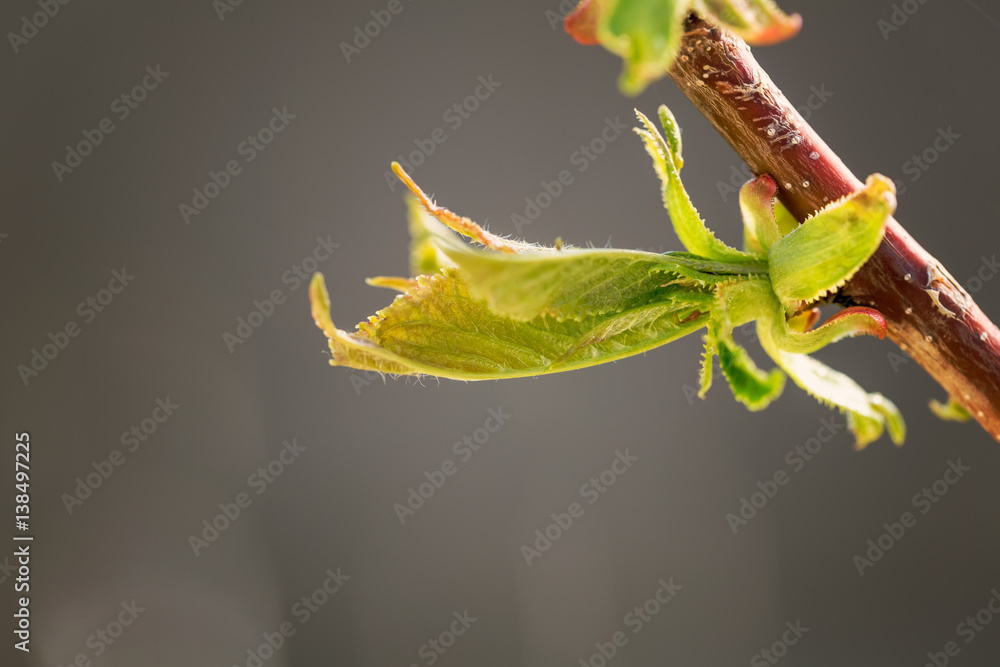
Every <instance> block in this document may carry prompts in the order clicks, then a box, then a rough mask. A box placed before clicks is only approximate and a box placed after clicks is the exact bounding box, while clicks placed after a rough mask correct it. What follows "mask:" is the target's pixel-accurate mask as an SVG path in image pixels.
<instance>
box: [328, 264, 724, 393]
mask: <svg viewBox="0 0 1000 667" xmlns="http://www.w3.org/2000/svg"><path fill="white" fill-rule="evenodd" d="M310 299H311V300H312V306H313V315H314V318H315V319H316V323H317V325H318V326H319V327H320V328H321V329H322V330H323V332H324V333H325V334H326V335H327V338H328V339H329V343H330V351H331V353H332V355H333V358H332V360H331V362H330V363H331V365H334V366H348V367H351V368H357V369H360V370H373V371H378V372H383V373H391V374H394V375H424V374H427V375H435V376H438V377H444V378H451V379H455V380H492V379H500V378H514V377H530V376H535V375H544V374H547V373H554V372H558V371H568V370H573V369H577V368H584V367H587V366H593V365H596V364H601V363H606V362H609V361H615V360H617V359H622V358H624V357H628V356H633V355H636V354H640V353H642V352H645V351H647V350H650V349H653V348H655V347H658V346H660V345H664V344H666V343H668V342H670V341H672V340H675V339H676V338H679V337H681V336H684V335H687V334H689V333H691V332H693V331H697V330H698V329H700V328H702V327H703V326H705V323H706V321H707V319H708V315H707V309H706V312H701V311H700V310H699V309H698V308H697V307H692V306H691V305H690V304H688V303H672V302H665V303H661V304H652V305H647V306H642V307H639V308H636V309H629V310H625V311H621V312H615V313H609V314H607V315H603V316H596V315H591V316H588V317H584V318H582V319H580V320H565V321H561V322H560V321H558V320H556V319H555V318H551V317H545V316H539V317H535V318H533V319H531V320H528V321H518V320H515V319H513V318H510V317H507V316H504V315H500V314H498V313H496V312H494V311H493V310H491V309H490V308H489V306H488V305H487V304H486V302H485V301H483V300H481V299H476V298H475V297H474V296H473V295H472V294H470V292H469V289H468V285H467V284H466V283H465V281H464V280H463V279H462V277H461V275H460V274H459V273H458V270H457V269H454V268H446V269H443V270H442V271H441V272H440V273H438V274H435V275H433V276H430V277H427V276H422V277H420V278H418V279H417V285H416V287H413V288H411V289H409V290H407V291H406V292H405V293H404V294H400V295H398V296H397V297H396V299H395V300H394V301H393V303H392V304H391V305H390V306H389V307H387V308H384V309H383V310H380V311H379V312H378V313H377V315H376V316H374V317H372V318H370V319H369V320H368V321H367V322H362V323H361V324H359V325H358V332H357V333H353V334H352V333H347V332H345V331H342V330H340V329H337V328H336V326H334V324H333V321H332V320H331V319H330V316H329V297H328V296H327V293H326V287H325V285H324V283H323V278H322V276H321V275H320V274H316V275H315V276H314V277H313V281H312V284H311V286H310Z"/></svg>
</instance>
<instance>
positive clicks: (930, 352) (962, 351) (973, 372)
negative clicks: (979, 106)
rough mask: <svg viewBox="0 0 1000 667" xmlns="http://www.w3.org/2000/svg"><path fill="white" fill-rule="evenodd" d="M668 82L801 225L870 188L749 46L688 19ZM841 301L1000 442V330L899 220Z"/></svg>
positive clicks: (694, 18) (891, 225)
mask: <svg viewBox="0 0 1000 667" xmlns="http://www.w3.org/2000/svg"><path fill="white" fill-rule="evenodd" d="M669 75H670V77H671V78H672V79H673V80H674V82H675V83H676V84H677V85H678V86H679V87H680V89H681V90H682V91H683V92H684V94H685V95H687V96H688V98H689V99H690V100H691V101H692V102H694V104H695V106H696V107H698V109H699V110H700V111H701V112H702V113H703V114H704V115H705V117H706V118H708V119H709V121H711V123H712V124H713V125H714V126H715V129H717V130H718V131H719V133H720V134H721V135H722V136H723V137H724V138H725V139H726V141H728V142H729V144H730V145H731V146H732V147H733V149H734V150H736V152H737V153H738V154H739V155H740V157H742V158H743V160H745V161H746V163H747V164H748V165H749V166H750V168H751V169H752V170H753V171H754V173H756V174H765V173H766V174H770V175H771V176H772V177H773V178H774V179H775V180H776V181H777V182H778V196H779V197H780V198H781V201H782V202H783V203H784V204H785V206H786V207H788V209H789V210H790V211H791V212H792V213H793V214H794V215H795V216H796V217H797V218H798V219H799V220H800V221H801V220H804V219H806V218H807V217H809V216H811V215H813V214H814V213H815V212H816V211H817V210H819V209H820V208H822V207H823V206H825V205H826V204H828V203H829V202H831V201H835V200H837V199H839V198H841V197H844V196H846V195H849V194H851V193H852V192H854V191H855V190H857V189H858V188H860V187H861V186H862V183H861V181H859V180H858V179H857V177H855V176H854V174H853V173H851V171H850V170H849V169H848V168H847V166H846V165H844V163H843V162H842V161H841V160H840V158H839V157H837V155H836V154H835V153H834V152H833V151H832V150H831V149H830V147H829V146H827V145H826V143H824V142H823V140H822V139H821V138H820V137H819V135H817V134H816V132H815V131H814V130H813V129H812V128H811V127H809V125H808V124H807V123H806V122H805V120H803V118H802V117H801V116H800V115H799V113H798V112H797V111H796V110H795V107H793V106H792V105H791V104H790V103H789V102H788V100H787V99H786V98H785V96H784V95H783V94H782V93H781V91H780V90H778V88H777V87H776V86H775V85H774V84H773V83H772V81H771V79H770V78H769V77H768V75H767V73H766V72H765V71H764V70H763V69H762V68H761V67H760V65H758V64H757V61H756V60H755V59H754V57H753V55H752V54H751V53H750V48H749V47H748V46H747V45H746V43H745V42H744V41H743V40H742V39H741V38H739V37H737V36H735V35H733V34H730V33H727V32H724V31H721V30H719V29H717V28H715V27H714V26H712V25H710V24H709V23H707V22H705V21H704V20H702V19H701V18H699V17H698V16H696V15H694V14H690V15H689V16H688V18H687V21H686V23H685V30H684V37H683V40H682V44H681V50H680V55H679V56H678V57H677V58H676V60H675V61H674V65H673V67H672V68H671V69H670V72H669ZM836 301H837V302H838V303H841V304H843V305H863V306H871V307H874V308H877V309H878V310H879V311H881V312H882V313H883V314H884V315H885V318H886V320H887V322H888V327H889V336H890V338H891V339H892V340H893V341H894V342H895V343H896V344H897V345H899V347H900V348H901V349H902V350H903V351H905V352H906V353H908V354H909V355H910V356H911V357H912V358H913V359H915V360H916V361H917V363H919V364H920V365H921V366H923V367H924V369H925V370H927V372H928V373H930V374H931V376H933V377H934V379H935V380H937V382H938V383H939V384H940V385H941V386H942V387H944V388H945V390H946V391H947V392H948V395H949V397H950V398H951V399H952V400H954V401H956V402H957V403H959V404H961V405H962V406H963V407H964V408H965V409H966V410H967V411H968V412H969V414H971V415H972V417H973V418H974V419H975V420H976V421H978V422H979V424H980V425H981V426H982V427H983V428H984V429H986V431H987V433H989V434H990V435H991V436H993V437H994V438H995V439H997V440H998V441H1000V331H998V330H997V327H996V325H994V324H993V323H992V322H991V321H990V320H989V318H988V317H986V315H985V314H984V313H983V312H982V311H981V310H980V309H979V306H977V305H976V303H975V302H974V301H973V300H972V297H971V296H969V294H968V293H967V292H966V291H965V290H964V289H963V288H962V286H961V285H959V283H958V282H957V281H956V280H955V279H954V278H952V276H951V274H949V273H948V271H947V270H946V269H945V268H944V267H943V266H942V265H941V264H940V262H938V261H937V260H936V259H934V257H932V256H931V255H930V254H929V253H928V252H927V251H926V250H924V249H923V248H922V247H921V246H920V244H918V243H917V242H916V241H915V240H914V239H913V237H912V236H910V235H909V234H908V233H907V232H906V230H905V229H903V227H902V225H900V224H899V223H898V222H897V221H896V220H894V219H892V218H890V219H889V221H888V223H887V225H886V230H885V237H884V240H883V241H882V245H881V246H880V247H879V249H878V250H877V251H876V252H875V254H874V255H873V256H872V257H871V258H870V259H869V260H868V262H867V263H866V264H865V265H864V266H863V267H862V268H861V269H860V270H859V271H858V273H857V274H855V276H854V277H853V278H852V279H851V280H850V281H849V282H848V283H847V284H846V285H845V286H844V287H843V288H842V289H841V291H840V293H839V294H838V295H837V297H836Z"/></svg>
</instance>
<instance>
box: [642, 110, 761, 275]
mask: <svg viewBox="0 0 1000 667" xmlns="http://www.w3.org/2000/svg"><path fill="white" fill-rule="evenodd" d="M636 115H637V116H638V117H639V120H640V121H641V122H642V124H643V125H644V126H645V128H644V129H636V133H637V134H638V135H639V136H640V137H641V138H642V141H643V145H644V146H645V148H646V152H647V153H649V156H650V157H651V158H652V159H653V167H654V168H655V169H656V173H657V175H658V176H659V177H660V182H661V184H662V194H663V203H664V205H665V206H666V207H667V211H668V212H669V213H670V220H671V222H672V223H673V225H674V232H675V233H676V234H677V237H678V238H679V239H680V240H681V243H683V244H684V247H685V248H687V249H688V251H689V252H692V253H694V254H695V255H700V256H701V257H704V258H707V259H713V260H717V261H720V262H736V263H741V264H751V265H754V264H762V263H763V262H762V258H761V257H760V256H759V255H753V254H750V253H746V252H742V251H740V250H737V249H735V248H731V247H729V246H728V245H726V244H725V243H723V242H722V241H720V240H719V239H717V238H716V237H715V234H713V233H712V232H711V230H710V229H709V228H708V226H707V225H705V221H704V220H702V219H701V217H700V216H699V215H698V211H696V210H695V208H694V205H693V204H692V203H691V198H690V197H688V194H687V191H686V190H685V189H684V185H683V184H682V183H681V177H680V171H679V170H680V166H681V165H683V163H684V162H683V158H682V156H681V152H680V150H681V139H680V128H678V126H677V121H676V119H674V116H673V114H672V113H671V112H670V110H669V109H668V108H667V107H666V106H661V107H660V109H659V115H660V122H661V123H662V125H663V129H664V131H665V132H666V133H667V137H668V139H666V140H665V139H664V138H663V136H662V135H661V134H660V133H659V131H658V130H657V129H656V127H655V126H654V125H653V123H652V122H651V121H650V120H649V118H647V117H646V116H645V115H644V114H642V113H641V112H639V111H636Z"/></svg>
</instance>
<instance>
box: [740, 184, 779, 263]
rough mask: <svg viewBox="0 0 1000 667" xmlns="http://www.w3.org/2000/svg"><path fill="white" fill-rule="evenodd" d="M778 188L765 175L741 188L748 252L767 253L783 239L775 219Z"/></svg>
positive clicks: (744, 232) (744, 238)
mask: <svg viewBox="0 0 1000 667" xmlns="http://www.w3.org/2000/svg"><path fill="white" fill-rule="evenodd" d="M777 190H778V186H777V185H776V184H775V182H774V179H773V178H771V177H770V176H768V175H767V174H764V175H763V176H758V177H757V178H755V179H753V180H752V181H748V182H747V183H745V184H744V185H743V187H742V188H740V211H741V212H742V213H743V242H744V244H745V245H746V247H747V250H748V251H750V252H755V253H765V254H766V253H767V251H768V250H770V249H771V246H773V245H774V244H775V243H777V242H778V241H779V240H780V239H781V232H780V231H779V230H778V222H777V221H776V220H775V219H774V193H775V192H777Z"/></svg>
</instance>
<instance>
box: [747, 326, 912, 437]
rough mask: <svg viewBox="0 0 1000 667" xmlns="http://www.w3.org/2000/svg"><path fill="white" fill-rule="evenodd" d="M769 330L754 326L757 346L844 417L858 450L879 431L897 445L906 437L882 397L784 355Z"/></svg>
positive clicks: (811, 361)
mask: <svg viewBox="0 0 1000 667" xmlns="http://www.w3.org/2000/svg"><path fill="white" fill-rule="evenodd" d="M772 331H773V329H772V328H771V327H770V326H768V324H767V323H765V322H758V323H757V333H758V336H759V338H760V342H761V345H763V347H764V349H765V350H766V351H767V353H768V355H769V356H770V357H771V358H772V359H773V360H774V361H775V363H777V364H778V366H780V367H781V368H782V369H783V370H784V371H785V372H786V373H788V375H789V377H791V378H792V381H793V382H795V384H797V385H798V386H799V387H801V388H802V389H804V390H805V391H806V392H808V393H809V394H810V395H812V396H813V397H814V398H816V399H817V400H818V401H819V402H820V403H824V404H826V405H829V406H831V407H836V408H838V409H840V410H841V411H842V412H844V413H846V414H847V423H848V427H849V428H850V430H851V432H852V433H853V434H854V437H855V439H856V446H857V448H858V449H862V448H864V447H865V446H866V445H868V444H869V443H871V442H874V441H875V440H878V439H879V437H881V435H882V431H883V429H887V430H888V431H889V437H890V438H892V441H893V442H894V443H896V444H897V445H901V444H902V443H903V440H904V439H905V437H906V425H905V424H904V422H903V417H902V415H901V414H900V413H899V409H898V408H896V406H895V405H894V404H893V403H892V401H890V400H889V399H887V398H886V397H884V396H882V394H877V393H871V394H869V393H868V392H866V391H865V390H864V389H862V388H861V386H860V385H858V383H857V382H855V381H854V380H852V379H851V378H849V377H847V376H846V375H844V374H843V373H840V372H838V371H835V370H833V369H832V368H830V367H829V366H827V365H825V364H823V363H821V362H819V361H816V360H815V359H813V358H812V357H809V356H807V355H805V354H796V353H794V352H785V351H784V350H782V349H781V348H780V347H779V346H778V345H777V344H776V343H775V341H774V339H773V338H772V336H771V334H772Z"/></svg>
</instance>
